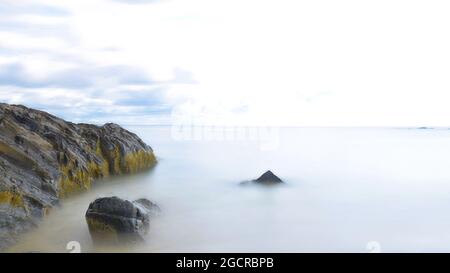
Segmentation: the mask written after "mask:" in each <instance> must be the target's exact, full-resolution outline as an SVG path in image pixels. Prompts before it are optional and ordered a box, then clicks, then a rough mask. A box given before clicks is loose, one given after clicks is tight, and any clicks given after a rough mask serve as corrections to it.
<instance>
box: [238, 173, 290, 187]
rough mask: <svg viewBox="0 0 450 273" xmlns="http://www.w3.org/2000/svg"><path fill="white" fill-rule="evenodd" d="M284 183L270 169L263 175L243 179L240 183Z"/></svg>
mask: <svg viewBox="0 0 450 273" xmlns="http://www.w3.org/2000/svg"><path fill="white" fill-rule="evenodd" d="M282 183H284V182H283V180H281V179H280V178H279V177H278V176H276V175H275V174H273V172H272V171H270V170H269V171H267V172H265V173H264V174H263V175H261V176H260V177H259V178H258V179H254V180H251V181H244V182H242V183H241V184H243V185H246V184H262V185H276V184H282Z"/></svg>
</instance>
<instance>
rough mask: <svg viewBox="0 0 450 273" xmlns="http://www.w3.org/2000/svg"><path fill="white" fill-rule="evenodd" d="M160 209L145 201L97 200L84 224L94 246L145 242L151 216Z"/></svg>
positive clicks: (115, 198) (112, 198) (88, 212)
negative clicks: (95, 244) (86, 225)
mask: <svg viewBox="0 0 450 273" xmlns="http://www.w3.org/2000/svg"><path fill="white" fill-rule="evenodd" d="M156 211H159V207H158V206H157V205H156V204H154V203H152V202H151V201H149V200H147V199H138V200H136V201H134V202H130V201H128V200H123V199H120V198H118V197H115V196H114V197H105V198H99V199H97V200H95V201H94V202H92V203H91V204H90V205H89V208H88V210H87V212H86V222H87V224H88V227H89V232H90V234H91V237H92V239H93V241H94V243H102V244H103V243H127V242H139V241H143V240H144V235H145V234H147V232H148V230H149V227H150V216H151V215H152V214H153V213H154V212H156Z"/></svg>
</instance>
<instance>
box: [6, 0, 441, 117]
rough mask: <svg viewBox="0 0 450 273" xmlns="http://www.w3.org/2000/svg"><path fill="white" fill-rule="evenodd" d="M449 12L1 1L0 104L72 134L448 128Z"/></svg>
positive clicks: (222, 2)
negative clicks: (82, 130)
mask: <svg viewBox="0 0 450 273" xmlns="http://www.w3.org/2000/svg"><path fill="white" fill-rule="evenodd" d="M448 14H450V3H449V2H448V1H437V0H427V1H424V0H423V1H417V0H408V1H403V0H377V1H362V0H352V1H349V0H342V1H335V0H314V1H311V0H309V1H301V0H70V1H69V0H58V1H54V0H41V1H29V0H0V102H6V103H14V104H24V105H26V106H29V107H34V108H38V109H41V110H45V111H48V112H50V113H52V114H55V115H58V116H61V117H63V118H65V119H68V120H70V121H73V122H91V123H97V124H102V123H105V122H116V123H119V124H123V125H131V124H140V125H159V124H166V125H170V124H173V123H179V122H186V123H193V124H198V125H213V126H450V107H449V106H448V102H449V101H450V77H449V75H450V50H449V49H450V35H449V33H450V16H448Z"/></svg>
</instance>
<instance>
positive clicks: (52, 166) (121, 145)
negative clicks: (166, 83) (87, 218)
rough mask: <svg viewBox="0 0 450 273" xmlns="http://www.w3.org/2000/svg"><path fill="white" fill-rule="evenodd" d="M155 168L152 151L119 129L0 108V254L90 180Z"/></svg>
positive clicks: (6, 106)
mask: <svg viewBox="0 0 450 273" xmlns="http://www.w3.org/2000/svg"><path fill="white" fill-rule="evenodd" d="M155 164H156V157H155V155H154V153H153V150H152V148H151V147H150V146H148V145H147V144H145V143H144V142H143V141H142V140H141V139H140V138H139V137H138V136H137V135H135V134H133V133H131V132H129V131H127V130H125V129H123V128H122V127H120V126H119V125H116V124H112V123H108V124H105V125H103V126H96V125H90V124H75V123H71V122H67V121H64V120H63V119H60V118H57V117H55V116H53V115H50V114H48V113H46V112H42V111H38V110H34V109H30V108H27V107H25V106H21V105H9V104H2V103H0V175H1V176H0V250H1V249H4V248H6V247H7V246H9V245H11V244H13V243H14V242H16V240H17V237H18V236H19V235H20V234H22V233H24V232H26V231H27V230H29V229H31V228H33V227H34V226H36V225H37V223H38V221H39V220H40V219H41V218H42V217H44V216H45V215H46V214H47V213H48V212H49V210H50V209H51V208H52V207H55V206H57V205H58V204H59V201H60V200H61V199H62V198H64V197H66V196H69V195H70V194H73V193H75V192H81V191H85V190H88V189H89V188H90V187H91V184H92V183H93V181H94V180H96V179H101V178H105V177H108V176H113V175H121V174H129V173H136V172H139V171H142V170H145V169H148V168H151V167H152V166H154V165H155Z"/></svg>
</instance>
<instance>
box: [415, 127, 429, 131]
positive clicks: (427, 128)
mask: <svg viewBox="0 0 450 273" xmlns="http://www.w3.org/2000/svg"><path fill="white" fill-rule="evenodd" d="M417 129H419V130H431V129H433V128H430V127H419V128H417Z"/></svg>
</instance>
